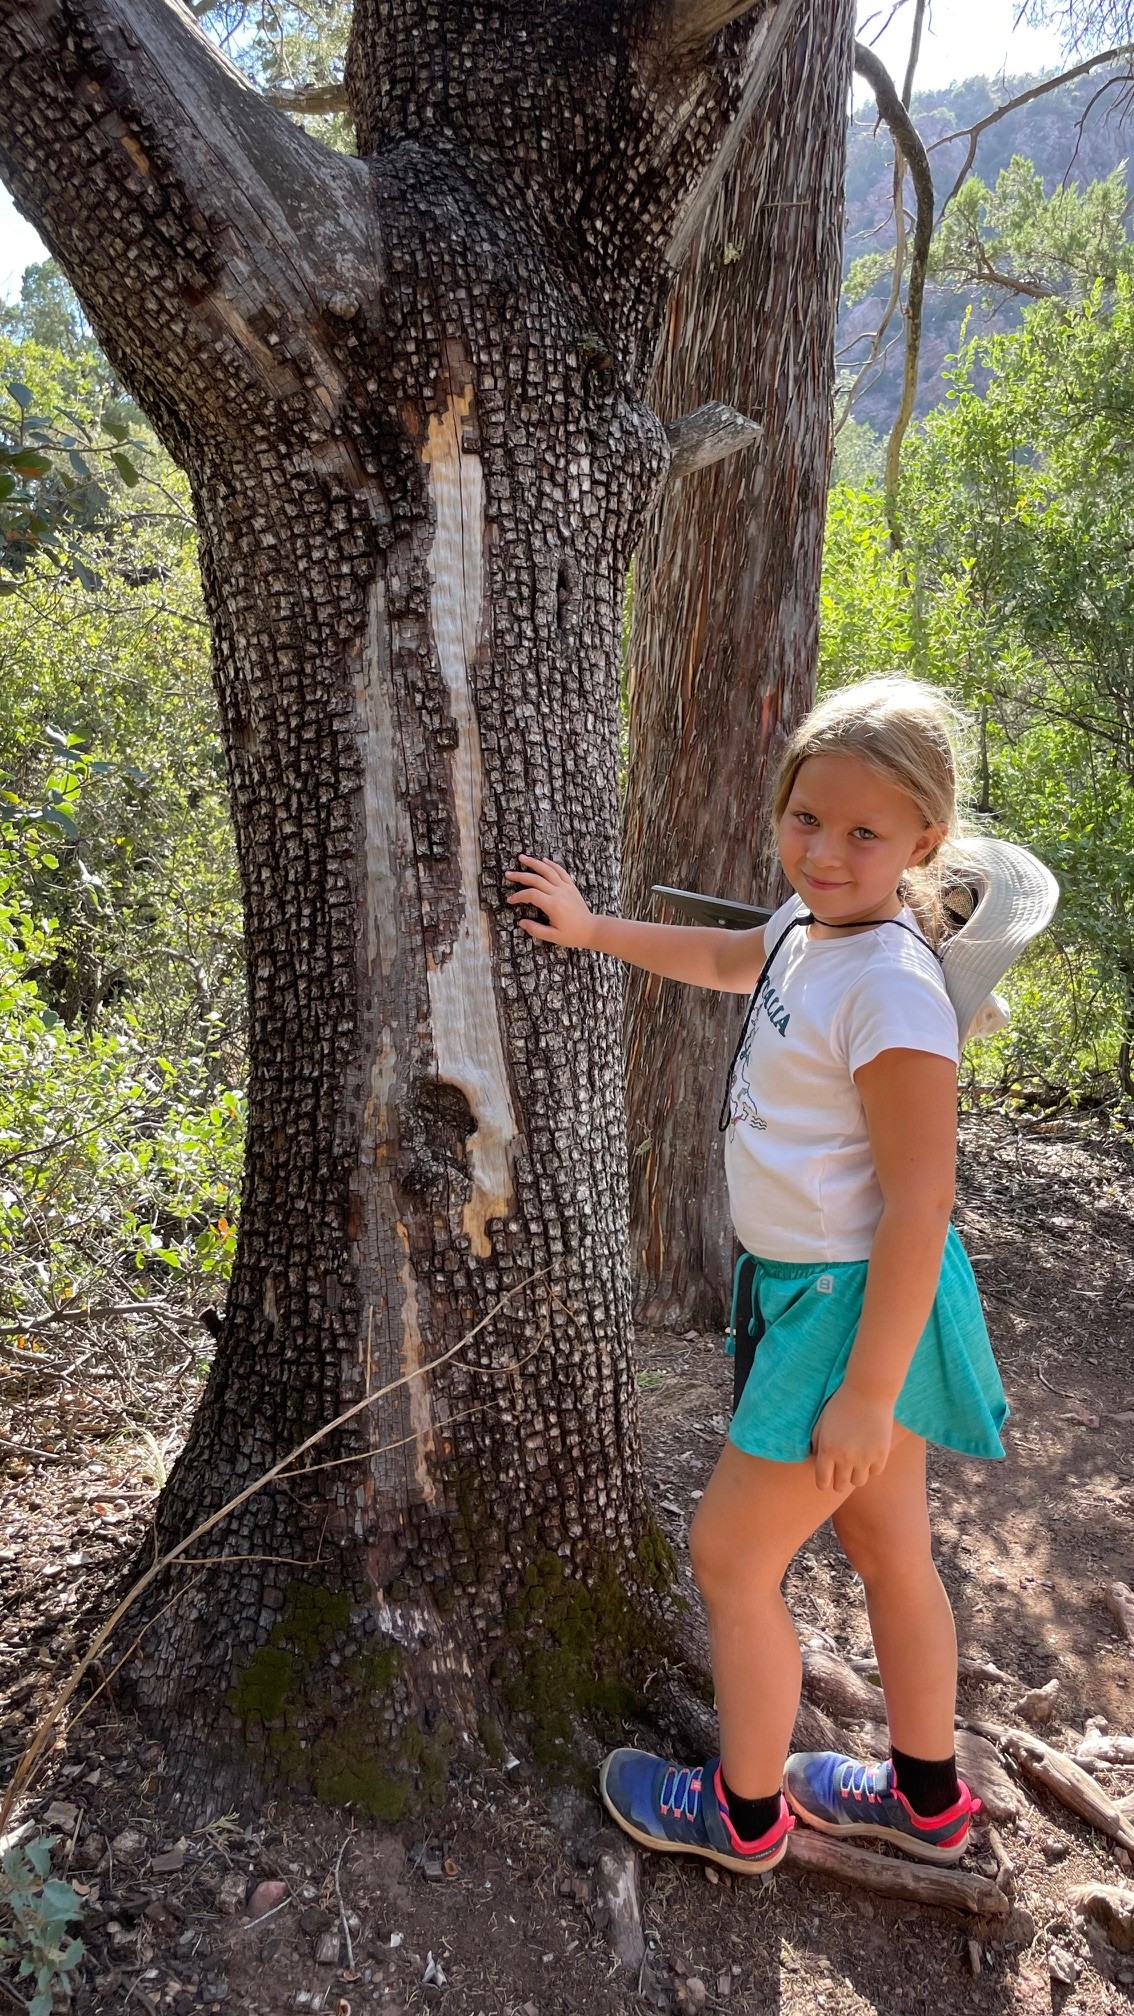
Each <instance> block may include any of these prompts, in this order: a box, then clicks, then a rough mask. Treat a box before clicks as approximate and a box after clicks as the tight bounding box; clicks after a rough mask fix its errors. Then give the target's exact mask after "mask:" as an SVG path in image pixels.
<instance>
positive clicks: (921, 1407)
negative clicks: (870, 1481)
mask: <svg viewBox="0 0 1134 2016" xmlns="http://www.w3.org/2000/svg"><path fill="white" fill-rule="evenodd" d="M866 1268H867V1263H866V1261H865V1260H841V1261H828V1262H827V1263H826V1264H825V1265H806V1266H799V1265H796V1264H795V1263H794V1262H792V1261H786V1260H761V1259H759V1258H758V1257H757V1256H755V1255H753V1254H742V1255H741V1257H740V1260H739V1262H738V1264H737V1270H736V1275H735V1277H734V1284H733V1313H732V1323H731V1325H730V1329H729V1336H728V1345H727V1348H728V1350H729V1352H730V1354H731V1353H732V1352H733V1351H734V1350H735V1349H736V1339H737V1337H738V1336H739V1337H740V1339H741V1342H742V1344H743V1341H744V1339H745V1337H747V1338H748V1339H749V1340H755V1344H756V1351H755V1356H754V1358H753V1360H752V1369H751V1371H750V1372H749V1374H748V1376H747V1378H746V1379H745V1381H744V1385H743V1388H742V1390H741V1393H740V1396H739V1399H738V1401H737V1404H736V1411H735V1413H734V1414H733V1418H732V1426H731V1428H730V1429H729V1439H730V1441H732V1442H734V1443H735V1444H736V1446H737V1448H738V1449H743V1450H745V1451H746V1453H747V1454H748V1455H749V1456H764V1457H767V1458H768V1459H769V1460H770V1461H771V1462H773V1463H802V1462H803V1461H804V1460H805V1459H806V1458H807V1457H808V1456H809V1455H810V1454H811V1432H812V1430H813V1428H814V1426H815V1423H816V1421H817V1420H818V1418H819V1416H820V1414H821V1413H822V1411H823V1408H824V1407H825V1406H826V1404H827V1401H828V1400H829V1399H830V1398H831V1395H832V1393H834V1392H836V1391H837V1390H838V1388H839V1387H840V1386H841V1385H842V1383H843V1379H844V1377H845V1375H846V1369H847V1360H848V1358H849V1357H850V1354H851V1347H852V1345H853V1344H854V1340H855V1337H856V1336H857V1334H858V1325H859V1319H860V1317H861V1315H862V1299H863V1295H864V1294H865V1292H866ZM749 1279H750V1280H751V1297H750V1306H749V1307H748V1308H746V1309H741V1308H740V1307H739V1306H738V1305H739V1302H740V1299H741V1295H740V1290H741V1284H742V1282H743V1284H744V1288H745V1291H746V1292H745V1296H744V1299H745V1301H746V1302H747V1301H749V1296H748V1293H747V1287H748V1281H749ZM738 1324H739V1325H740V1326H741V1327H740V1329H739V1331H738V1327H737V1326H738ZM749 1348H751V1347H750V1346H749ZM1007 1418H1008V1402H1007V1400H1006V1399H1005V1397H1004V1388H1003V1386H1002V1385H1001V1383H1000V1374H999V1372H998V1371H997V1368H996V1360H995V1358H994V1357H993V1355H992V1346H991V1344H990V1343H989V1341H988V1330H987V1328H986V1327H985V1321H984V1313H983V1311H982V1309H981V1306H980V1296H979V1294H978V1292H977V1285H976V1281H975V1280H974V1278H973V1270H972V1268H971V1267H970V1265H969V1256H968V1254H967V1253H966V1252H965V1249H964V1247H963V1246H962V1244H961V1241H960V1239H959V1238H958V1236H957V1234H956V1232H955V1231H954V1230H953V1227H952V1226H950V1227H949V1234H948V1238H947V1239H946V1241H945V1251H944V1253H943V1255H942V1259H941V1277H940V1280H939V1282H938V1285H937V1295H936V1299H935V1301H934V1304H933V1308H932V1310H931V1311H930V1316H929V1321H928V1323H927V1324H926V1326H925V1329H924V1330H923V1332H922V1334H921V1337H920V1338H919V1340H918V1345H917V1349H916V1351H915V1352H914V1355H913V1359H912V1361H911V1363H910V1369H909V1371H908V1372H907V1373H906V1377H905V1382H904V1384H903V1386H902V1390H901V1392H900V1393H899V1395H898V1400H897V1405H896V1406H895V1408H894V1419H895V1420H896V1421H898V1422H900V1423H901V1425H902V1427H903V1428H908V1429H910V1430H911V1431H912V1433H913V1434H915V1435H921V1436H922V1437H924V1439H925V1441H927V1442H937V1443H939V1444H940V1445H941V1447H942V1448H944V1449H956V1450H957V1451H958V1452H959V1453H960V1454H961V1455H962V1456H1003V1454H1004V1447H1003V1444H1002V1443H1001V1440H1000V1430H1001V1428H1002V1427H1003V1426H1004V1423H1005V1421H1006V1420H1007Z"/></svg>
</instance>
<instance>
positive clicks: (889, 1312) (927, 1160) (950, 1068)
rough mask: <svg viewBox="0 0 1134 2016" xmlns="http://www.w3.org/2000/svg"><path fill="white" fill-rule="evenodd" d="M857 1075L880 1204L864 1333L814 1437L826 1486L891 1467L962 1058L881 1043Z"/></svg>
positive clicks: (920, 1321) (946, 1191)
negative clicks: (958, 1063) (882, 1046)
mask: <svg viewBox="0 0 1134 2016" xmlns="http://www.w3.org/2000/svg"><path fill="white" fill-rule="evenodd" d="M854 1082H855V1084H856V1085H857V1086H858V1089H859V1092H860V1094H861V1095H862V1103H863V1107H864V1109H865V1113H866V1125H867V1131H868V1132H869V1135H870V1149H871V1154H872V1156H873V1159H874V1168H875V1171H876V1173H877V1176H878V1181H879V1184H880V1185H881V1189H882V1198H883V1207H882V1216H881V1218H880V1220H879V1223H878V1230H877V1231H876V1233H875V1235H874V1243H873V1245H872V1246H871V1249H870V1265H869V1267H868V1269H867V1274H866V1295H865V1299H864V1301H863V1305H862V1316H861V1319H860V1321H859V1326H858V1335H857V1337H856V1338H855V1342H854V1347H853V1349H852V1351H851V1354H850V1359H849V1361H848V1363H847V1369H846V1374H845V1376H844V1379H843V1383H842V1385H841V1386H840V1387H839V1390H838V1392H837V1393H834V1394H833V1395H832V1396H831V1398H830V1400H829V1401H828V1402H827V1405H826V1406H825V1407H824V1409H823V1412H822V1414H821V1415H820V1416H819V1419H818V1421H817V1423H816V1425H815V1433H814V1436H813V1438H812V1446H813V1447H814V1450H815V1481H816V1483H817V1484H818V1485H819V1487H820V1489H821V1490H827V1489H830V1488H832V1487H833V1488H834V1489H835V1490H847V1489H848V1488H851V1487H857V1486H858V1485H860V1484H865V1483H866V1482H867V1479H868V1478H870V1477H872V1476H876V1475H877V1473H878V1472H879V1471H880V1470H882V1469H884V1467H885V1464H886V1459H887V1457H888V1456H889V1453H890V1441H891V1437H892V1435H893V1430H894V1407H895V1404H896V1402H897V1398H898V1394H899V1393H900V1392H901V1389H902V1383H903V1381H904V1379H905V1376H906V1373H907V1372H908V1371H909V1367H910V1360H911V1359H912V1357H913V1354H914V1351H915V1350H916V1348H917V1343H918V1339H919V1338H920V1336H921V1333H922V1331H923V1330H924V1329H925V1326H926V1323H927V1322H928V1320H929V1312H930V1310H931V1309H932V1307H933V1300H934V1297H935V1295H936V1293H937V1283H938V1280H939V1278H940V1274H941V1255H942V1252H943V1251H944V1247H945V1235H946V1233H947V1231H948V1229H949V1214H950V1212H951V1210H952V1208H953V1186H954V1174H955V1167H956V1156H957V1067H956V1065H955V1064H954V1063H953V1062H952V1060H951V1059H950V1058H948V1057H936V1056H934V1055H933V1054H932V1053H931V1052H929V1051H926V1050H884V1051H883V1052H882V1054H881V1055H880V1056H878V1057H874V1058H872V1059H871V1061H870V1063H869V1064H864V1065H863V1066H862V1067H861V1069H860V1070H858V1071H856V1073H855V1081H854Z"/></svg>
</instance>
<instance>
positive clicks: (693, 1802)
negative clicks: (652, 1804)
mask: <svg viewBox="0 0 1134 2016" xmlns="http://www.w3.org/2000/svg"><path fill="white" fill-rule="evenodd" d="M661 1810H662V1813H663V1815H664V1814H666V1813H673V1814H680V1816H681V1818H682V1819H683V1820H687V1821H688V1822H689V1824H690V1826H694V1825H695V1824H696V1820H697V1815H698V1814H699V1812H700V1810H701V1771H700V1769H697V1770H692V1771H691V1770H690V1769H689V1768H688V1767H686V1768H685V1769H683V1770H679V1769H678V1767H677V1765H676V1764H671V1765H670V1767H669V1769H668V1771H667V1772H666V1774H665V1777H664V1778H663V1780H662V1794H661Z"/></svg>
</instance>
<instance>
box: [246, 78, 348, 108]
mask: <svg viewBox="0 0 1134 2016" xmlns="http://www.w3.org/2000/svg"><path fill="white" fill-rule="evenodd" d="M261 95H262V97H264V98H266V99H267V102H268V104H269V105H274V106H275V107H276V109H277V111H280V112H306V113H316V112H347V113H349V111H350V101H349V99H348V98H347V94H346V87H345V86H344V85H342V84H271V85H269V86H268V87H267V89H266V90H265V91H263V92H262V94H261Z"/></svg>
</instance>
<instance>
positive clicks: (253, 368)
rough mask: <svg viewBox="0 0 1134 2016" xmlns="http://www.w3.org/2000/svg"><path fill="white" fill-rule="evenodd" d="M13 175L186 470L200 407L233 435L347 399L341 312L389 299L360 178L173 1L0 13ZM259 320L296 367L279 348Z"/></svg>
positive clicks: (2, 122)
mask: <svg viewBox="0 0 1134 2016" xmlns="http://www.w3.org/2000/svg"><path fill="white" fill-rule="evenodd" d="M0 168H2V171H3V174H4V179H5V180H6V181H7V182H8V184H9V186H10V188H11V190H12V193H13V195H14V196H15V198H16V200H17V202H18V203H19V205H20V208H21V209H22V210H23V211H24V213H25V214H26V215H27V216H28V217H29V218H30V219H31V221H32V222H33V223H34V224H35V226H36V228H37V229H38V230H39V231H40V232H41V234H42V235H43V236H44V238H45V239H46V240H47V243H48V244H49V246H50V247H51V250H52V252H53V253H54V254H55V255H56V257H57V258H58V259H59V262H60V264H61V265H62V266H63V269H64V271H65V272H66V273H67V275H68V278H69V279H70V280H71V281H72V283H73V284H74V285H75V287H76V290H77V292H78V294H79V296H80V299H81V300H82V301H83V304H84V307H85V308H86V310H87V312H88V313H89V315H90V318H91V321H92V323H93V325H94V327H95V329H96V332H97V334H98V336H99V338H100V341H101V342H102V343H103V345H104V348H105V349H106V350H107V352H108V354H109V355H110V357H111V361H112V362H113V363H114V365H115V367H116V369H117V370H118V371H119V374H120V376H121V377H122V378H123V381H124V382H125V383H126V384H127V385H129V387H130V389H131V391H132V392H134V394H135V396H139V394H140V395H141V396H142V403H143V404H144V405H146V407H147V410H149V411H150V412H151V414H152V415H155V417H158V418H159V419H160V422H161V425H162V429H163V431H164V432H165V434H166V435H167V437H168V438H169V441H170V444H171V445H173V446H174V449H175V452H176V445H177V442H178V440H179V439H180V437H181V430H182V429H183V428H184V427H186V426H187V425H188V424H189V423H190V418H191V417H192V419H194V420H196V421H199V419H200V415H201V412H202V408H204V409H205V410H207V411H208V412H209V415H210V420H211V422H212V423H213V424H215V425H217V426H218V427H231V426H233V425H242V424H243V418H244V414H242V407H243V397H244V396H245V395H247V396H251V397H254V398H255V399H256V401H257V402H259V403H260V404H262V401H263V399H264V396H265V395H267V396H268V397H275V398H279V397H284V396H288V395H289V394H290V393H292V392H295V391H298V390H299V388H300V386H301V385H302V384H303V383H304V382H305V379H306V380H307V381H308V382H309V381H310V379H311V377H315V378H317V379H319V380H320V381H321V382H322V383H323V384H324V385H326V384H327V383H331V384H334V382H335V379H336V374H335V372H334V369H333V366H332V365H331V364H330V363H329V362H326V361H325V360H324V358H323V354H322V348H321V343H322V338H321V330H322V327H323V320H324V312H325V310H326V308H327V305H328V303H329V302H330V301H331V300H332V299H333V298H336V297H337V298H345V296H346V295H347V294H348V293H349V294H352V295H357V297H358V299H357V300H356V301H355V307H356V308H357V307H358V305H360V302H361V301H362V300H363V299H366V298H368V297H372V296H373V294H374V291H375V288H376V265H377V259H376V248H375V246H374V244H373V242H372V237H371V235H370V234H371V232H372V228H373V227H372V222H371V219H372V206H371V202H370V197H369V182H368V177H367V174H366V170H365V169H364V168H363V166H362V164H361V163H359V162H357V161H353V160H351V159H349V158H348V157H347V156H345V155H339V154H335V153H333V152H332V151H331V150H330V149H328V148H324V147H321V146H319V144H318V143H317V142H316V141H314V140H312V139H311V137H310V136H309V135H308V134H306V133H305V132H304V131H303V130H302V129H301V128H300V127H299V126H297V125H296V124H295V123H294V122H293V121H292V120H290V119H288V118H286V117H285V116H284V115H283V114H282V113H281V112H278V111H276V110H275V109H274V108H273V107H271V106H270V105H267V104H265V102H264V100H263V98H262V97H261V96H260V95H259V93H258V92H256V91H255V90H254V89H253V88H252V86H251V85H250V84H249V83H248V82H247V80H246V79H245V78H243V77H242V76H241V75H240V73H239V71H237V70H236V69H235V68H234V66H233V65H232V64H231V63H230V62H229V61H228V60H227V58H226V57H225V56H223V55H222V54H221V53H220V52H219V51H218V50H217V49H216V48H215V47H214V46H213V44H212V43H211V42H210V41H209V40H208V39H207V37H206V36H205V34H204V32H203V30H202V29H200V28H199V27H198V26H197V25H196V23H195V22H194V21H193V19H192V18H191V16H189V15H188V14H186V13H185V12H184V11H183V10H182V8H181V7H179V6H177V5H175V4H172V0H68V4H67V5H66V6H65V7H64V6H63V5H61V4H60V0H42V4H40V5H37V6H35V7H26V6H20V5H18V4H16V0H0ZM127 276H129V278H128V284H126V279H127ZM332 312H334V311H333V310H332ZM265 317H266V318H267V320H268V322H269V323H276V322H279V321H280V320H281V319H286V320H287V321H288V324H289V327H290V328H291V329H293V330H294V331H295V332H296V335H295V338H294V339H293V340H294V343H295V345H297V346H300V347H301V349H302V354H300V348H295V349H294V350H293V352H292V354H289V352H288V347H287V346H285V345H284V344H279V345H277V346H276V347H275V348H272V347H270V346H269V345H268V344H266V343H265V342H264V341H263V338H262V337H261V336H260V335H259V334H258V332H257V326H256V325H257V323H258V322H260V323H261V326H262V320H261V318H265ZM218 351H219V353H220V355H221V356H222V357H224V358H225V359H226V360H227V364H228V369H227V371H226V372H222V373H220V374H219V375H218V372H217V368H216V367H217V358H218ZM245 411H246V409H245Z"/></svg>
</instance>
